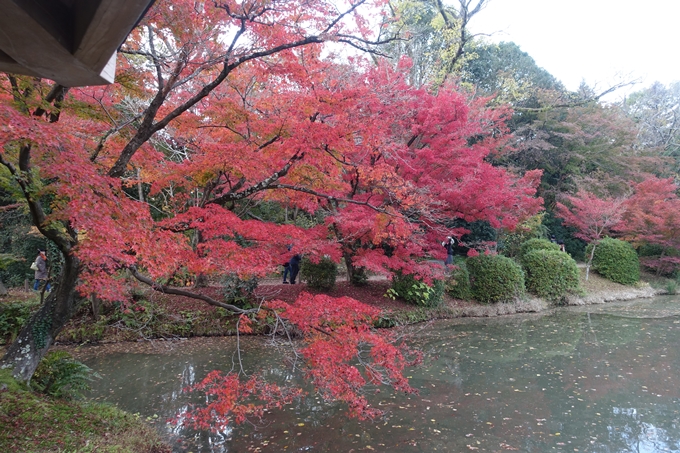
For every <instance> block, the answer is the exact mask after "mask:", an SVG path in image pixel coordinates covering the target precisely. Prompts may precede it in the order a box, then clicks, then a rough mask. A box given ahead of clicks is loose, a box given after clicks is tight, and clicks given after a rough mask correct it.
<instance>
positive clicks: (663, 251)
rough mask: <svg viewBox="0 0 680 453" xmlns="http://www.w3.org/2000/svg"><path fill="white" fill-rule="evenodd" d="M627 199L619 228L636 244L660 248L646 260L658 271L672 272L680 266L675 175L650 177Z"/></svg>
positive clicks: (679, 218)
mask: <svg viewBox="0 0 680 453" xmlns="http://www.w3.org/2000/svg"><path fill="white" fill-rule="evenodd" d="M633 189H634V193H633V195H632V196H631V197H630V198H629V199H628V200H627V201H626V204H625V207H626V213H625V215H624V217H623V221H622V222H621V224H620V226H619V227H617V229H618V231H619V233H620V234H621V235H622V236H623V238H624V239H626V240H629V241H631V242H632V243H633V244H635V245H638V246H640V245H652V246H656V247H658V249H659V253H658V254H655V255H654V256H649V257H643V258H642V261H643V263H644V264H645V265H646V266H648V267H650V268H651V269H655V270H656V272H657V274H661V273H664V274H670V273H672V272H673V271H674V270H676V269H678V268H679V267H680V256H678V251H680V199H679V198H678V195H677V193H678V186H677V185H676V184H675V182H674V181H673V178H667V179H660V178H656V177H650V178H648V179H646V180H644V181H642V182H640V183H638V184H636V185H635V186H634V188H633Z"/></svg>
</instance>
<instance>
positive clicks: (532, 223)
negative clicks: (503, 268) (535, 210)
mask: <svg viewBox="0 0 680 453" xmlns="http://www.w3.org/2000/svg"><path fill="white" fill-rule="evenodd" d="M544 216H545V213H544V212H543V213H540V214H536V215H535V216H533V217H529V218H528V219H526V220H525V221H524V222H522V223H520V224H519V225H517V228H515V230H514V231H512V232H505V233H503V234H502V235H501V237H500V239H499V244H498V246H499V249H500V250H501V251H502V254H503V256H508V257H511V258H512V257H515V256H518V255H519V253H520V247H521V246H522V244H524V243H525V242H526V241H528V240H529V239H534V238H540V237H544V236H546V235H547V234H548V229H547V228H546V227H545V225H543V217H544Z"/></svg>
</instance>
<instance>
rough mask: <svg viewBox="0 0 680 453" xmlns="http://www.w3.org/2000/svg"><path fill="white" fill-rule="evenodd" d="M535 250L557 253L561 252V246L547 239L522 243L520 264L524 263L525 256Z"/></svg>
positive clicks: (519, 257)
mask: <svg viewBox="0 0 680 453" xmlns="http://www.w3.org/2000/svg"><path fill="white" fill-rule="evenodd" d="M535 250H554V251H556V252H559V251H560V246H559V245H557V244H555V243H554V242H550V241H549V240H547V239H539V238H533V239H529V240H528V241H526V242H524V243H522V245H521V246H520V247H519V255H518V256H517V258H518V259H519V261H520V262H522V259H523V257H524V255H526V254H527V253H529V252H533V251H535Z"/></svg>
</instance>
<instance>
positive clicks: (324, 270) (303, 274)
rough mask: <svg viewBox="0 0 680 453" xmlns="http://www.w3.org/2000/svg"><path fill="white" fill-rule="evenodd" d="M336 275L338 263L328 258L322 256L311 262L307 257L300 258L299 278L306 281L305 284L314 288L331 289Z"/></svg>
mask: <svg viewBox="0 0 680 453" xmlns="http://www.w3.org/2000/svg"><path fill="white" fill-rule="evenodd" d="M337 277H338V265H337V264H335V263H334V262H333V261H332V260H331V259H330V258H325V257H324V258H322V259H321V261H319V262H318V263H313V262H312V261H311V260H309V259H307V258H303V259H302V265H301V266H300V279H301V280H304V281H305V282H307V286H309V287H310V288H314V289H333V287H334V286H335V280H336V279H337Z"/></svg>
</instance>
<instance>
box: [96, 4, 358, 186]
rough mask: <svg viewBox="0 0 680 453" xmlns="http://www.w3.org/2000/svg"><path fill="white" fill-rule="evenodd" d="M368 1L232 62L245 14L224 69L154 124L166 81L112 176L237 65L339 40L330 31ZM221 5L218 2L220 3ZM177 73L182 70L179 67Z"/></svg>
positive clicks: (242, 31) (123, 169) (162, 101)
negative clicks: (321, 26)
mask: <svg viewBox="0 0 680 453" xmlns="http://www.w3.org/2000/svg"><path fill="white" fill-rule="evenodd" d="M365 2H366V0H360V1H358V2H356V3H355V4H353V5H352V6H351V8H349V9H348V10H347V11H346V12H344V13H341V14H339V15H338V17H336V18H335V19H334V20H332V21H331V22H330V24H329V25H328V26H327V27H326V28H325V30H324V31H323V33H321V34H319V35H311V36H306V37H303V38H302V39H299V40H296V41H292V42H288V43H284V44H280V45H277V46H274V47H271V48H269V49H265V50H261V51H256V52H252V53H250V54H248V55H243V56H241V57H239V58H237V59H236V60H235V61H232V62H230V61H229V56H230V55H231V53H232V52H233V50H234V49H235V44H236V41H237V40H238V38H239V37H240V36H241V35H242V34H243V33H244V32H245V30H246V26H245V21H246V20H252V18H250V17H248V16H245V17H241V18H240V19H241V27H240V28H239V30H238V31H237V32H236V35H235V37H234V39H233V40H232V42H231V43H230V46H229V48H228V50H227V53H226V56H225V58H224V65H223V67H222V70H221V71H220V72H219V73H218V74H217V76H216V77H215V78H214V79H213V80H212V81H211V82H209V83H207V84H206V85H204V86H203V87H202V88H201V89H200V90H199V91H198V92H197V93H196V94H194V95H193V96H191V97H190V98H189V99H187V100H186V101H184V102H183V103H182V104H181V105H179V106H177V107H176V108H175V109H174V110H172V111H171V112H169V113H168V114H167V115H165V116H164V117H163V118H162V119H161V120H159V121H157V122H155V123H154V119H155V118H156V114H157V113H158V111H159V110H160V108H161V106H162V105H163V103H164V102H165V99H166V97H167V96H168V94H169V90H170V88H171V87H172V84H170V83H169V81H168V83H167V84H166V87H165V88H166V89H165V90H159V91H158V93H157V94H156V96H155V97H154V99H153V100H152V101H151V103H150V104H149V106H148V108H147V109H146V112H145V114H144V120H143V121H142V124H141V125H140V127H139V129H138V130H137V133H136V134H135V136H134V137H133V138H132V139H131V140H130V141H129V142H128V143H127V145H126V146H125V147H124V148H123V150H122V151H121V153H120V155H119V156H118V159H117V160H116V162H115V163H114V164H113V166H112V167H111V168H110V170H109V172H108V175H109V176H111V177H121V176H123V174H124V173H125V170H126V168H127V164H128V163H129V162H130V159H132V156H133V155H134V154H135V153H136V152H137V150H138V149H139V148H140V147H141V146H142V145H143V144H144V143H145V142H146V141H147V140H149V138H151V136H152V135H154V134H155V133H156V132H158V131H160V130H162V129H164V128H165V127H166V126H167V125H168V124H169V123H170V122H171V121H173V120H174V119H175V118H177V117H178V116H180V115H182V114H183V113H184V112H186V111H187V110H189V109H190V108H192V107H193V106H194V105H196V104H197V103H198V102H199V101H201V100H202V99H203V98H205V97H206V96H208V95H209V94H210V93H212V91H213V90H215V89H216V88H217V87H218V86H219V85H220V84H222V82H223V81H224V80H225V79H226V78H227V77H228V76H229V74H231V72H232V71H234V70H235V69H236V68H238V67H239V66H241V65H242V64H244V63H247V62H249V61H251V60H256V59H259V58H263V57H268V56H270V55H274V54H277V53H280V52H283V51H285V50H289V49H294V48H297V47H302V46H307V45H310V44H321V43H324V42H326V41H329V40H333V39H335V37H333V36H327V35H326V34H327V33H328V32H329V31H330V30H331V29H332V28H333V27H334V26H336V25H337V24H338V23H339V21H340V20H341V19H342V18H343V17H345V16H346V15H348V14H350V13H351V12H353V11H354V10H355V9H356V8H357V7H358V6H360V5H362V4H364V3H365ZM216 6H217V4H216ZM220 6H221V7H224V8H225V10H226V11H227V13H228V14H230V15H232V13H231V12H230V11H229V9H228V6H226V5H220ZM355 39H356V40H359V38H355ZM176 72H178V71H177V70H176Z"/></svg>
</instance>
